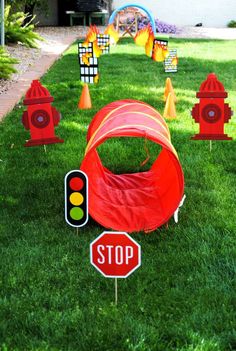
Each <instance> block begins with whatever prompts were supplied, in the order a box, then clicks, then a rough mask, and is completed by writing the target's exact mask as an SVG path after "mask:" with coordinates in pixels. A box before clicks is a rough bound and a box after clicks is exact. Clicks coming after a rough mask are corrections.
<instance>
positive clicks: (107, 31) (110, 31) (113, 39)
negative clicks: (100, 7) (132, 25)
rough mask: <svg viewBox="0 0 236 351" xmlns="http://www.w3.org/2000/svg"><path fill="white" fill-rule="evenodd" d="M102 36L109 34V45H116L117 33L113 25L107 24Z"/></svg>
mask: <svg viewBox="0 0 236 351" xmlns="http://www.w3.org/2000/svg"><path fill="white" fill-rule="evenodd" d="M104 34H109V35H110V38H111V44H116V43H117V42H118V41H119V33H118V32H117V31H116V30H115V27H114V25H113V24H109V25H108V26H107V28H106V29H105V32H104Z"/></svg>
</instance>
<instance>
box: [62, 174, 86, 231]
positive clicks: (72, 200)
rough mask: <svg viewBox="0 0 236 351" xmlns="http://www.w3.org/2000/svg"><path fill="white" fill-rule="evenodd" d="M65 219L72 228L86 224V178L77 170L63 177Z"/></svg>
mask: <svg viewBox="0 0 236 351" xmlns="http://www.w3.org/2000/svg"><path fill="white" fill-rule="evenodd" d="M65 219H66V222H67V223H68V224H69V225H71V226H72V227H83V226H84V225H85V224H86V223H87V222H88V178H87V175H86V174H85V173H84V172H82V171H78V170H74V171H71V172H69V173H67V174H66V176H65Z"/></svg>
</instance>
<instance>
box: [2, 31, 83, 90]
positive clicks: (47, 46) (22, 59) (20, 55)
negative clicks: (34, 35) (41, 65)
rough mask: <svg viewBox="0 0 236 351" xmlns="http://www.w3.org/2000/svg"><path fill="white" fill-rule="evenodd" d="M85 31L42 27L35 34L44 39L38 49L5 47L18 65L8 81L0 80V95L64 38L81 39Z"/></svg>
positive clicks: (12, 45) (17, 46)
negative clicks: (73, 37) (75, 37)
mask: <svg viewBox="0 0 236 351" xmlns="http://www.w3.org/2000/svg"><path fill="white" fill-rule="evenodd" d="M86 31H87V29H84V28H83V27H72V28H71V27H68V28H64V27H60V28H59V27H42V28H37V32H38V33H39V34H40V35H41V36H42V37H43V38H44V39H45V41H42V42H38V45H39V48H38V49H32V48H26V47H25V46H24V45H21V44H11V45H6V49H7V51H8V52H9V54H10V55H11V56H12V57H14V58H16V59H18V60H19V63H18V64H17V65H15V68H16V69H17V73H15V74H13V75H12V78H11V79H9V80H4V79H0V95H1V94H3V93H4V92H6V91H8V90H9V89H10V88H11V86H12V83H14V82H17V81H18V80H19V77H20V76H22V74H23V73H25V72H27V71H29V70H31V68H32V67H33V66H34V64H35V63H37V62H38V61H39V60H40V58H41V57H42V56H43V55H44V54H50V53H52V52H53V51H54V50H55V51H56V48H57V46H58V45H60V44H62V43H63V39H64V38H68V37H71V36H77V35H78V37H83V36H85V33H86Z"/></svg>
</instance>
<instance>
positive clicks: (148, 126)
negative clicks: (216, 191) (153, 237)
mask: <svg viewBox="0 0 236 351" xmlns="http://www.w3.org/2000/svg"><path fill="white" fill-rule="evenodd" d="M125 136H126V137H145V138H147V139H149V140H152V141H153V142H155V143H157V144H159V145H161V146H162V150H161V152H160V154H159V156H158V157H157V159H156V161H155V162H154V164H153V165H152V167H151V169H150V170H149V171H147V172H141V173H132V174H120V175H117V174H113V173H112V172H111V171H110V170H108V169H107V168H105V167H104V166H103V164H102V162H101V159H100V157H99V155H98V152H97V151H96V149H97V147H98V146H99V145H101V144H102V143H104V142H105V141H106V140H107V139H109V138H115V137H125ZM87 142H88V144H87V148H86V151H85V156H84V160H83V162H82V165H81V170H83V171H84V172H85V173H86V174H87V176H88V179H89V213H90V215H91V216H92V217H93V218H94V219H95V220H96V221H97V222H98V223H100V224H101V225H102V226H104V227H106V228H109V229H112V230H117V231H126V232H134V231H152V230H155V229H156V228H158V227H159V226H161V225H163V224H164V223H166V222H167V221H168V220H169V219H170V217H171V216H173V214H174V212H175V210H176V209H177V208H178V206H179V203H180V201H181V199H182V197H183V192H184V176H183V171H182V168H181V165H180V162H179V159H178V155H177V153H176V151H175V149H174V147H173V145H172V144H171V140H170V133H169V129H168V126H167V124H166V123H165V121H164V119H163V118H162V117H161V115H160V114H159V113H158V112H157V111H156V110H155V109H154V108H153V107H151V106H150V105H148V104H146V103H143V102H140V101H135V100H121V101H116V102H112V103H111V104H109V105H107V106H105V107H104V108H102V109H101V110H100V111H99V112H98V113H97V114H96V115H95V117H94V118H93V120H92V122H91V124H90V126H89V129H88V134H87Z"/></svg>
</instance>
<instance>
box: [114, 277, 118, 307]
mask: <svg viewBox="0 0 236 351" xmlns="http://www.w3.org/2000/svg"><path fill="white" fill-rule="evenodd" d="M117 304H118V284H117V278H115V305H116V306H117Z"/></svg>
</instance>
